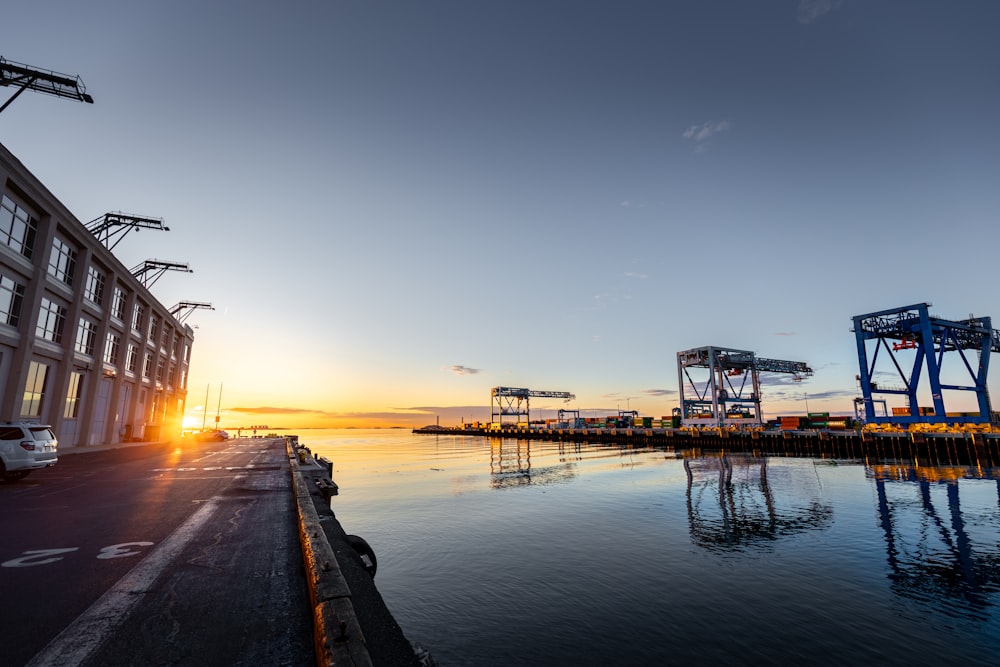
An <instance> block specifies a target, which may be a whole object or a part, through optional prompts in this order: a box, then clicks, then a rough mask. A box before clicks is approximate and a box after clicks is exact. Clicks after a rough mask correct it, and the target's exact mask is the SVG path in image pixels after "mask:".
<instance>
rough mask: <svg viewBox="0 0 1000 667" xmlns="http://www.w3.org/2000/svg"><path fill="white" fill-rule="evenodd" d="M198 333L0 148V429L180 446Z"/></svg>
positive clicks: (79, 441) (70, 443)
mask: <svg viewBox="0 0 1000 667" xmlns="http://www.w3.org/2000/svg"><path fill="white" fill-rule="evenodd" d="M193 343H194V332H193V331H192V329H191V327H189V326H187V325H186V324H183V323H182V322H180V321H179V320H178V319H177V318H176V317H175V316H174V315H172V314H171V312H170V310H169V309H168V307H166V306H164V305H163V304H162V303H160V302H159V301H157V300H156V299H155V298H154V297H153V295H152V294H151V293H150V292H149V290H148V289H147V288H146V286H145V285H144V284H143V283H142V282H141V281H140V280H139V279H138V278H137V277H135V276H133V275H132V273H131V272H130V271H129V270H128V269H127V268H126V267H125V266H124V265H123V264H122V263H121V262H120V261H119V260H118V259H117V258H116V257H115V256H114V254H113V253H112V252H111V250H110V249H108V248H107V247H105V245H104V244H103V243H102V242H101V241H100V240H99V239H98V238H97V237H95V236H94V235H93V234H92V233H91V232H90V231H88V229H87V227H86V226H85V225H84V224H83V223H82V222H80V221H79V220H77V219H76V217H74V216H73V214H72V213H70V212H69V211H68V210H67V209H66V207H65V206H64V205H63V204H61V203H60V202H59V200H57V199H56V198H55V197H54V196H53V195H52V193H50V192H49V191H48V189H46V188H45V186H44V185H42V184H41V183H40V182H39V181H38V179H36V178H35V177H34V176H33V175H32V174H31V173H30V172H29V171H28V170H27V169H26V168H25V166H24V165H23V164H22V163H21V162H20V161H19V160H18V159H17V158H15V157H14V155H12V154H11V153H10V152H9V151H8V150H7V148H6V147H4V146H3V145H0V422H4V421H10V422H16V421H27V422H40V423H44V424H49V425H51V426H52V427H53V430H54V431H55V433H56V436H57V437H58V438H59V443H60V446H61V447H74V446H87V445H97V444H102V443H114V442H120V441H124V440H165V439H169V438H171V437H174V436H179V435H180V432H181V422H182V418H183V415H184V406H185V401H186V399H187V380H188V367H189V365H190V361H191V349H192V346H193Z"/></svg>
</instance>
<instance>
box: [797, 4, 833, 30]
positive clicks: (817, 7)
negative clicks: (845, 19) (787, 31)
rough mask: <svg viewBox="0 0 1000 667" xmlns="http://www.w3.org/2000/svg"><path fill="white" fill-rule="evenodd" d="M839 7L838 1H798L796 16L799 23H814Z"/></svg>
mask: <svg viewBox="0 0 1000 667" xmlns="http://www.w3.org/2000/svg"><path fill="white" fill-rule="evenodd" d="M838 7H840V0H799V6H798V8H797V9H796V15H797V17H798V20H799V23H801V24H802V25H808V24H810V23H815V22H816V21H818V20H820V19H821V18H822V17H824V16H826V15H827V14H829V13H830V12H831V11H833V10H834V9H837V8H838Z"/></svg>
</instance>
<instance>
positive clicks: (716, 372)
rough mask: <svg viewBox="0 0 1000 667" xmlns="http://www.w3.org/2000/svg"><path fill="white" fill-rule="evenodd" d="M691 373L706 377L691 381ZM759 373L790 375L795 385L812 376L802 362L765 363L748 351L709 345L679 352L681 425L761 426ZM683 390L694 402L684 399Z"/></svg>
mask: <svg viewBox="0 0 1000 667" xmlns="http://www.w3.org/2000/svg"><path fill="white" fill-rule="evenodd" d="M691 369H701V370H707V371H708V376H707V378H705V377H703V376H700V377H698V378H694V377H692V375H691ZM762 372H763V373H787V374H791V375H792V379H793V380H794V381H796V382H798V381H801V380H802V379H803V378H804V377H808V376H810V375H812V373H813V371H812V369H811V368H810V367H809V366H808V365H807V364H805V363H804V362H801V361H785V360H783V359H767V358H764V357H758V356H757V355H756V354H754V353H753V352H751V351H749V350H735V349H732V348H728V347H717V346H714V345H709V346H706V347H696V348H692V349H690V350H684V351H683V352H678V353H677V384H678V386H679V387H680V401H681V424H684V425H689V426H690V425H712V426H730V425H738V426H760V425H761V424H762V423H763V420H762V417H761V411H760V373H762ZM696 373H697V371H696ZM685 388H688V389H690V390H691V393H690V394H688V395H689V396H691V395H693V398H687V397H686V396H685Z"/></svg>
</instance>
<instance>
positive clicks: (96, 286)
mask: <svg viewBox="0 0 1000 667" xmlns="http://www.w3.org/2000/svg"><path fill="white" fill-rule="evenodd" d="M83 296H85V297H86V298H88V299H89V300H90V301H91V302H92V303H96V304H97V305H98V306H99V305H101V302H102V301H103V300H104V274H103V273H101V272H100V270H99V269H98V268H97V267H96V266H93V265H91V266H88V267H87V285H86V287H84V290H83Z"/></svg>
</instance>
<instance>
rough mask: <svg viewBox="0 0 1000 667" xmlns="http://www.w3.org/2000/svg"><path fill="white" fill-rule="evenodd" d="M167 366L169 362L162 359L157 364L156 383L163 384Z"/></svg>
mask: <svg viewBox="0 0 1000 667" xmlns="http://www.w3.org/2000/svg"><path fill="white" fill-rule="evenodd" d="M166 365H167V362H166V361H165V360H163V359H160V360H159V361H157V362H156V381H157V382H158V383H159V384H163V372H164V370H165V368H166Z"/></svg>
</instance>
